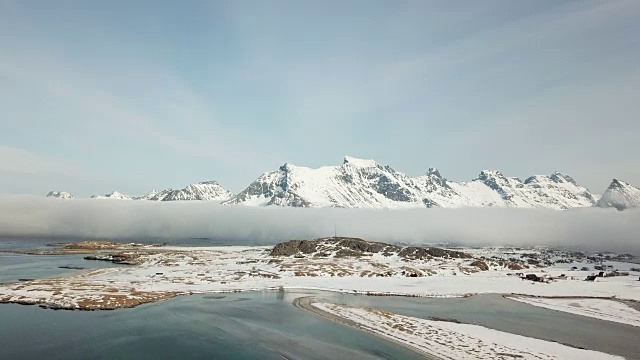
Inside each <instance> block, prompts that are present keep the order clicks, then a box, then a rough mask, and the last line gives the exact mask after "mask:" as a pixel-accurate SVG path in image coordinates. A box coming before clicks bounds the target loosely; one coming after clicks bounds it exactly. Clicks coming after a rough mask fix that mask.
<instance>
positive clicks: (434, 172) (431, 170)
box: [427, 168, 442, 178]
mask: <svg viewBox="0 0 640 360" xmlns="http://www.w3.org/2000/svg"><path fill="white" fill-rule="evenodd" d="M427 175H428V176H435V177H438V178H442V175H440V171H438V169H436V168H429V170H427Z"/></svg>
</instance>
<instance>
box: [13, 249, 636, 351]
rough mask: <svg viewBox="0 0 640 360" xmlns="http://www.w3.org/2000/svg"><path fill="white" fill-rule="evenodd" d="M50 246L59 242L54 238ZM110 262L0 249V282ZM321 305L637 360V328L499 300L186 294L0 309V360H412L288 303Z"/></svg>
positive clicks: (370, 337) (394, 347) (377, 340)
mask: <svg viewBox="0 0 640 360" xmlns="http://www.w3.org/2000/svg"><path fill="white" fill-rule="evenodd" d="M50 242H52V241H46V240H41V241H33V242H28V243H27V242H25V241H23V240H17V241H4V242H3V241H0V248H2V249H15V248H25V245H26V246H27V247H30V248H41V247H44V246H46V244H48V243H50ZM53 242H57V241H53ZM63 265H72V266H82V267H86V268H95V267H108V266H117V265H114V264H111V263H108V262H96V261H87V260H84V259H83V256H82V255H64V256H30V255H19V254H3V253H0V282H3V281H16V280H17V279H18V278H40V277H48V276H56V275H64V274H68V273H73V272H74V270H68V269H60V268H59V266H63ZM307 295H314V296H316V297H317V298H318V299H319V300H321V301H327V302H335V303H342V304H348V305H354V306H371V307H377V308H382V309H386V310H389V311H393V312H396V313H400V314H404V315H408V316H415V317H420V318H429V317H432V316H436V317H443V318H452V319H457V320H460V321H463V322H466V323H471V324H477V325H482V326H486V327H489V328H493V329H497V330H501V331H506V332H511V333H515V334H520V335H524V336H530V337H535V338H539V339H545V340H550V341H557V342H561V343H566V344H570V345H572V346H578V347H584V348H587V349H591V350H597V351H602V352H606V353H611V354H616V355H621V356H624V357H626V358H628V359H639V358H640V356H639V355H638V354H640V342H638V341H637V339H638V338H640V328H638V327H633V326H629V325H624V324H618V323H613V322H607V321H602V320H598V319H592V318H588V317H583V316H578V315H572V314H568V313H563V312H558V311H553V310H547V309H544V308H539V307H534V306H531V305H527V304H523V303H519V302H515V301H512V300H508V299H504V298H502V297H501V296H499V295H478V296H473V297H470V298H452V299H430V298H406V297H369V296H362V295H361V296H356V295H347V294H336V293H329V292H318V291H298V292H285V293H282V292H247V293H238V294H224V295H214V294H209V295H193V296H183V297H179V298H175V299H172V300H168V301H164V302H160V303H156V304H148V305H143V306H139V307H137V308H134V309H121V310H116V311H98V312H72V311H53V310H43V309H40V308H38V307H36V306H23V305H15V304H2V305H0V359H36V358H48V359H114V358H115V359H139V358H194V359H198V358H203V359H204V358H206V359H283V358H288V359H327V358H335V359H343V358H351V359H372V358H378V359H417V358H420V357H419V356H418V355H416V354H414V353H412V352H410V351H408V350H406V349H404V348H402V347H399V346H397V345H395V344H392V343H388V342H386V341H383V340H381V339H380V338H377V337H374V336H373V335H370V334H367V333H364V332H362V331H359V330H356V329H352V328H349V327H346V326H343V325H341V324H337V323H333V322H330V321H327V320H325V319H323V318H321V317H318V316H316V315H314V314H310V313H308V312H306V311H304V310H301V309H298V308H295V307H293V306H292V305H291V303H292V301H293V299H294V298H296V297H299V296H307Z"/></svg>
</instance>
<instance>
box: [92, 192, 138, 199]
mask: <svg viewBox="0 0 640 360" xmlns="http://www.w3.org/2000/svg"><path fill="white" fill-rule="evenodd" d="M91 198H92V199H117V200H132V199H133V198H132V197H131V196H129V195H125V194H122V193H119V192H117V191H113V192H111V193H108V194H105V195H92V196H91Z"/></svg>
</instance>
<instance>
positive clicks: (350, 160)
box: [342, 156, 378, 168]
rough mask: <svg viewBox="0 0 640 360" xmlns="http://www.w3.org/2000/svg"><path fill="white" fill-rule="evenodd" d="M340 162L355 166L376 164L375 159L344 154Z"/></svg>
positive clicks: (373, 165)
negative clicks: (342, 160)
mask: <svg viewBox="0 0 640 360" xmlns="http://www.w3.org/2000/svg"><path fill="white" fill-rule="evenodd" d="M342 164H343V165H347V164H349V165H353V166H357V167H363V168H368V167H376V166H378V163H377V162H376V161H375V160H367V159H358V158H355V157H351V156H345V157H344V162H343V163H342Z"/></svg>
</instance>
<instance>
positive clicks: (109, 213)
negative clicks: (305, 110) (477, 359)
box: [0, 195, 640, 254]
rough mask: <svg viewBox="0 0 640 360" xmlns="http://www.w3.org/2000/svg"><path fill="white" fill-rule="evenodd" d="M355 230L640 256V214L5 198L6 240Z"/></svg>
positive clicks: (264, 237) (285, 236)
mask: <svg viewBox="0 0 640 360" xmlns="http://www.w3.org/2000/svg"><path fill="white" fill-rule="evenodd" d="M335 229H337V233H338V235H341V236H357V237H363V238H366V239H369V240H377V241H385V242H394V243H398V242H403V243H442V242H447V243H454V244H461V245H488V244H494V245H518V246H521V245H548V246H558V247H569V248H576V249H583V250H598V251H607V250H610V251H618V252H631V253H634V254H640V241H639V240H638V234H639V233H640V211H638V210H630V211H624V212H618V211H615V210H610V209H598V208H587V209H574V210H570V211H561V212H559V211H552V210H532V209H498V208H495V209H494V208H467V209H456V210H454V209H412V210H365V209H327V208H325V209H299V208H254V207H245V206H221V205H218V204H213V203H209V202H145V201H120V200H108V199H106V200H95V199H84V200H83V199H76V200H70V201H64V200H59V199H51V198H40V197H34V196H21V195H2V196H0V236H1V237H24V238H28V237H56V238H70V239H71V238H73V239H76V238H82V239H86V238H100V239H120V240H132V241H136V240H137V241H149V240H155V241H176V240H180V239H190V238H198V237H206V238H213V239H217V240H221V241H224V242H225V243H234V244H247V245H248V244H270V243H275V242H279V241H283V240H289V239H294V238H297V239H301V238H315V237H322V236H332V235H333V233H334V230H335Z"/></svg>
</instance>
